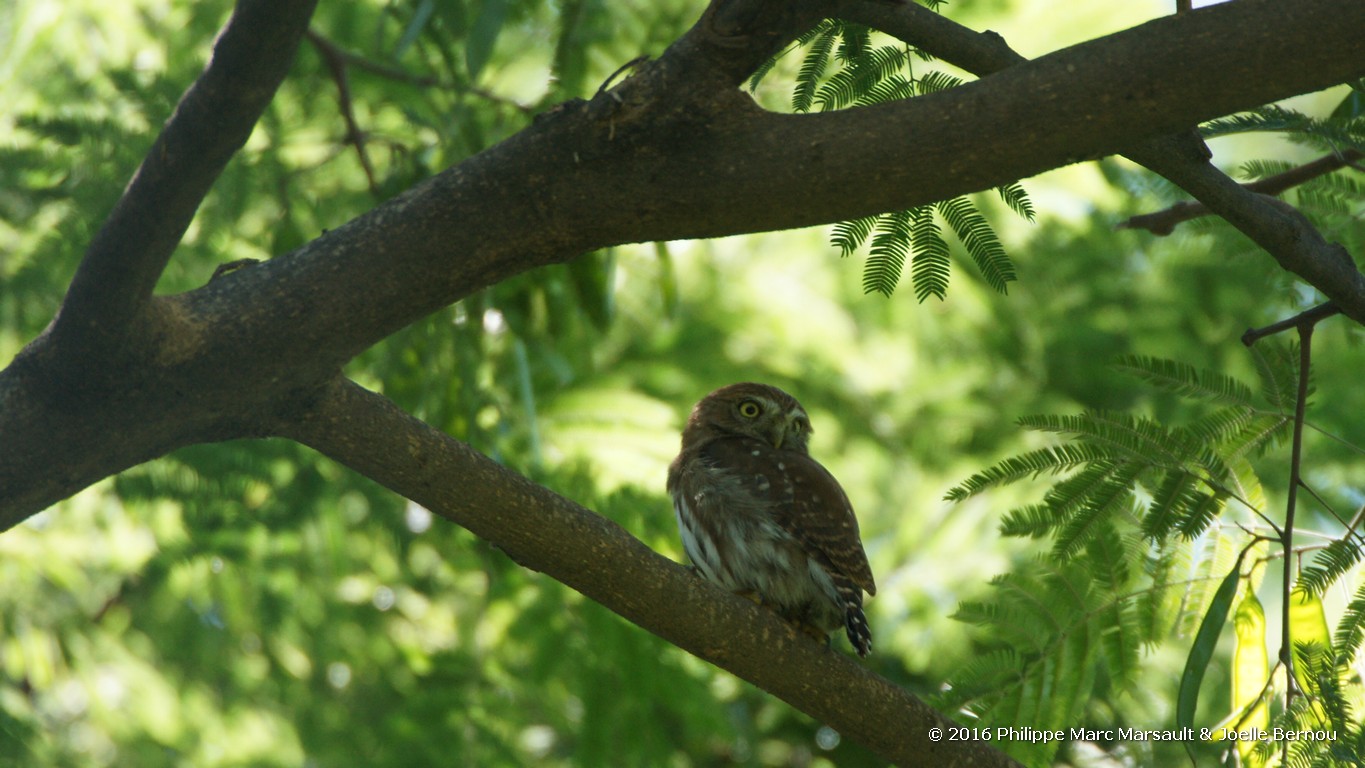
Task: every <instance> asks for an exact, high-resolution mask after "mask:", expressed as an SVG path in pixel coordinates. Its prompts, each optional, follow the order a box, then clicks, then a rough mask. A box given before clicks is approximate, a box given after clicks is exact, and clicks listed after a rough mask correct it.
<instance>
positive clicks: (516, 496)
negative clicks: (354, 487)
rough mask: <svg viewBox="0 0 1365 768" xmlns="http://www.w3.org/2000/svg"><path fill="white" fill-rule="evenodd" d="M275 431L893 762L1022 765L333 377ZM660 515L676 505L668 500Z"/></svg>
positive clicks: (764, 614)
mask: <svg viewBox="0 0 1365 768" xmlns="http://www.w3.org/2000/svg"><path fill="white" fill-rule="evenodd" d="M276 431H278V432H279V433H280V434H282V435H284V436H285V437H289V438H292V439H294V440H297V441H299V442H301V443H303V444H305V445H309V446H311V447H313V448H315V449H317V450H318V451H320V452H321V453H323V454H325V455H327V456H330V457H331V458H333V459H336V460H337V461H339V462H341V463H343V464H346V465H347V466H349V467H351V468H352V469H354V470H356V471H357V472H360V473H361V474H363V475H365V476H366V477H369V478H372V479H374V480H376V481H378V482H380V483H382V484H384V485H385V486H387V487H389V488H390V489H391V490H393V491H395V492H397V493H399V494H402V495H403V496H406V497H408V498H410V499H412V500H414V501H416V502H418V503H420V504H422V505H423V506H425V507H427V508H428V509H430V510H432V511H433V512H436V513H437V514H440V515H441V516H443V517H445V518H447V519H449V520H451V521H453V522H455V523H457V524H459V525H461V526H463V527H465V528H467V529H469V530H470V531H472V532H473V533H475V534H476V535H478V536H479V537H480V538H483V539H485V540H487V541H489V542H491V543H493V544H494V545H496V546H497V547H498V548H499V549H501V550H503V551H504V552H505V553H506V554H507V555H508V556H509V557H511V558H512V559H513V560H515V561H516V562H518V563H520V564H521V565H523V566H525V567H527V568H530V569H532V570H535V571H541V572H543V573H545V574H546V575H548V576H551V577H553V578H554V579H555V580H557V581H560V582H563V583H564V584H567V585H569V586H570V587H573V588H574V589H576V590H578V591H579V592H582V593H583V594H584V595H586V596H588V597H590V598H592V599H593V600H596V601H597V602H599V603H601V604H603V605H604V606H606V607H607V608H610V609H611V610H613V611H615V612H616V613H618V614H620V615H621V616H624V617H625V618H627V619H629V620H630V621H632V622H634V623H636V624H638V625H640V626H641V627H643V628H645V629H647V630H649V631H651V632H653V633H655V634H657V635H659V636H660V637H662V638H664V639H665V640H668V641H669V642H671V643H673V644H675V645H678V646H679V647H681V648H683V649H685V650H687V651H690V652H691V653H693V654H695V655H697V656H698V657H700V658H702V659H705V660H707V661H709V662H711V663H714V664H716V665H717V666H720V667H723V668H724V669H727V670H729V671H731V672H733V673H735V674H736V675H739V676H740V677H742V678H744V679H746V680H748V681H750V682H752V683H754V684H755V685H757V686H759V687H761V688H763V689H764V690H766V691H768V692H770V693H772V694H774V695H776V696H778V697H779V698H781V699H783V700H785V701H787V702H788V703H790V704H792V705H793V706H795V707H797V708H798V709H801V710H802V711H804V712H806V713H807V714H809V715H811V716H812V717H814V718H816V719H817V720H819V721H820V722H822V723H825V724H827V725H829V726H830V727H832V728H834V729H835V730H837V731H839V732H840V733H841V734H843V735H845V736H847V737H848V738H851V739H853V740H854V741H857V742H859V743H861V744H863V745H864V746H866V747H868V748H869V749H871V750H873V751H874V752H876V753H877V754H879V755H881V756H882V757H884V758H886V759H887V760H889V761H891V762H894V763H895V764H897V765H935V766H958V765H961V766H966V765H972V766H1004V765H1015V763H1013V761H1011V760H1009V759H1008V758H1007V757H1005V756H1004V755H1003V754H1001V753H999V752H997V751H995V750H994V749H993V748H992V747H991V746H990V745H989V744H987V743H984V742H965V743H964V742H950V741H948V740H946V739H944V740H941V741H933V740H931V739H930V737H929V729H930V728H934V727H938V728H947V727H950V726H951V725H952V723H951V722H950V721H948V720H946V719H944V718H943V716H942V715H939V714H938V713H937V712H935V711H934V710H933V709H932V708H930V707H929V706H928V705H926V704H924V703H923V702H922V701H920V700H919V699H917V698H915V697H914V696H912V695H910V694H909V693H907V692H905V691H904V690H902V689H900V688H899V687H897V686H896V685H894V684H892V683H890V682H889V681H887V680H885V679H883V678H881V677H878V676H877V675H875V674H873V673H871V672H869V671H867V670H866V669H865V668H863V667H862V666H860V665H859V664H858V663H857V662H856V661H854V660H853V659H852V658H851V657H849V656H847V655H845V654H843V653H839V652H837V651H833V650H831V649H829V648H825V647H824V646H822V645H820V644H818V643H816V642H814V641H812V640H811V639H810V638H808V637H806V636H805V635H803V634H802V633H800V632H797V631H796V630H794V629H793V628H792V626H791V625H790V624H788V623H787V622H785V621H783V620H782V619H780V618H778V617H777V615H776V614H775V613H773V612H772V611H769V610H766V609H763V608H760V607H759V606H756V605H754V604H753V603H751V602H749V601H748V600H744V599H743V598H740V597H737V596H735V595H731V594H729V593H727V592H725V591H723V590H721V589H719V588H718V587H715V586H713V585H712V584H710V583H709V582H707V581H705V580H702V579H699V578H697V577H696V576H695V575H693V574H692V573H691V572H690V571H688V570H686V569H684V568H682V567H681V566H679V565H677V564H676V563H674V562H672V561H670V560H668V559H667V558H664V557H663V556H661V555H659V554H658V553H656V552H654V551H653V550H651V549H650V548H649V547H647V546H645V545H644V544H643V543H642V542H640V541H639V540H638V539H636V538H635V537H634V536H632V535H630V533H628V532H626V531H625V530H624V529H622V528H621V527H620V526H618V525H616V524H615V523H613V522H611V521H610V520H607V519H605V518H603V517H601V516H599V515H597V514H594V513H593V512H590V511H589V510H587V509H584V508H583V507H580V506H578V505H576V504H574V503H573V502H571V501H569V500H567V499H565V498H563V497H561V496H558V495H556V494H554V493H552V492H550V491H549V490H547V489H545V488H543V487H541V486H539V485H536V484H535V483H532V482H531V481H529V480H527V479H525V478H524V477H522V476H520V475H518V474H516V473H515V472H512V471H511V470H509V469H507V468H506V467H503V466H501V465H499V464H497V463H495V462H493V461H492V460H490V459H488V458H487V457H485V456H484V455H482V454H480V453H479V452H477V451H475V450H474V449H472V448H470V447H469V446H468V445H465V444H464V443H461V442H459V441H458V440H455V439H453V438H451V437H449V436H447V435H445V434H443V433H441V432H440V431H438V430H435V429H433V428H431V427H430V426H428V425H426V424H424V423H423V422H421V421H419V420H417V419H415V418H413V417H412V416H410V415H408V414H407V413H404V412H403V411H402V410H401V409H399V408H398V407H397V406H396V405H394V404H393V403H392V402H390V401H389V400H387V399H386V398H384V397H381V396H380V395H377V394H374V393H372V392H369V391H366V390H364V389H362V388H361V387H359V386H357V385H356V384H354V383H352V382H350V381H347V380H345V379H340V378H338V379H336V380H334V381H333V382H332V383H331V384H329V385H328V386H327V387H326V388H325V392H324V394H323V395H322V397H321V398H320V399H319V400H318V401H317V402H316V403H315V404H314V405H313V406H312V407H309V408H307V409H304V410H303V411H302V412H301V413H299V414H297V415H296V416H295V415H292V414H291V415H289V416H287V417H283V418H282V419H281V421H280V422H279V424H278V426H277V428H276ZM659 514H661V515H667V514H669V511H668V510H667V509H666V508H664V509H660V510H659Z"/></svg>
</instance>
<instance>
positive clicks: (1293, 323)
mask: <svg viewBox="0 0 1365 768" xmlns="http://www.w3.org/2000/svg"><path fill="white" fill-rule="evenodd" d="M1339 314H1341V308H1340V307H1338V306H1337V305H1336V304H1335V303H1334V302H1330V301H1328V302H1324V303H1322V304H1319V305H1317V306H1316V307H1313V308H1312V309H1307V310H1304V311H1303V312H1300V313H1299V314H1297V315H1294V316H1293V317H1290V318H1286V319H1284V320H1280V321H1277V322H1274V323H1271V324H1270V325H1267V326H1265V327H1263V328H1248V329H1247V330H1246V333H1243V334H1242V343H1243V344H1245V345H1247V346H1248V347H1249V346H1251V345H1252V344H1255V343H1256V342H1258V341H1260V340H1261V339H1263V338H1265V337H1266V336H1271V335H1274V334H1276V333H1279V332H1280V331H1287V330H1289V329H1290V328H1298V329H1299V333H1300V334H1302V333H1303V329H1304V327H1305V326H1306V327H1308V328H1310V329H1311V328H1312V327H1313V326H1314V325H1317V323H1318V321H1319V320H1325V319H1327V318H1329V317H1332V316H1333V315H1339ZM1295 426H1296V428H1299V427H1301V426H1302V425H1295Z"/></svg>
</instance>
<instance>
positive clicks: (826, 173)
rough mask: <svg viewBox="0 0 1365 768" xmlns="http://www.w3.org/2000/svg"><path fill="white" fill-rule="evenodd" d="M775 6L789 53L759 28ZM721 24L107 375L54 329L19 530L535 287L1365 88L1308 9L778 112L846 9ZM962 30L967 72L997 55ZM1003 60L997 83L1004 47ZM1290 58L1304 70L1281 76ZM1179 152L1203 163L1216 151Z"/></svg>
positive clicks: (172, 327)
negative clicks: (781, 93) (634, 255)
mask: <svg viewBox="0 0 1365 768" xmlns="http://www.w3.org/2000/svg"><path fill="white" fill-rule="evenodd" d="M774 3H776V6H781V7H780V8H778V9H777V10H775V11H773V13H774V14H775V16H774V18H775V19H776V22H774V23H777V24H778V25H779V27H778V28H779V29H780V30H782V32H781V33H780V34H776V33H765V32H764V31H763V30H765V29H768V27H766V26H765V24H766V22H767V18H766V17H765V16H763V15H762V13H758V14H756V15H755V14H754V13H747V14H746V13H741V12H740V11H742V10H744V9H745V8H748V9H750V11H752V10H753V9H759V11H763V10H764V9H772V8H774V7H776V6H775V5H774ZM865 5H867V4H857V3H854V4H851V5H850V6H849V7H851V8H853V10H858V9H859V8H863V7H865ZM720 6H724V8H720V9H719V10H716V11H713V12H708V14H707V16H706V17H704V18H703V20H702V21H701V22H699V23H698V24H697V25H696V26H695V27H694V28H693V29H692V30H691V31H689V32H688V33H687V34H686V35H684V36H683V38H681V39H680V40H679V41H677V42H676V43H675V44H674V45H673V46H670V48H669V49H668V50H667V51H665V52H664V54H663V55H662V56H660V57H659V59H658V60H656V61H654V62H651V63H649V64H647V65H645V66H644V67H641V69H640V71H639V72H638V73H637V74H635V75H633V76H632V77H629V78H627V79H626V80H624V81H623V82H621V83H620V84H618V85H616V86H615V87H613V88H612V89H611V90H609V91H606V92H604V93H602V94H600V95H599V96H597V97H596V98H594V99H593V100H592V101H591V102H571V103H568V104H565V105H562V106H561V107H559V108H557V109H555V110H551V111H550V112H549V113H546V114H545V115H542V116H541V117H540V119H538V120H537V121H536V122H535V123H533V124H532V125H531V126H530V127H528V128H527V129H526V130H524V131H522V132H521V133H519V134H517V135H515V136H513V137H511V138H510V139H508V140H507V141H504V142H503V143H501V144H499V145H497V146H494V147H491V148H489V149H488V150H486V151H484V152H482V153H480V154H478V155H476V156H474V157H472V158H469V159H468V160H466V161H465V162H463V163H461V164H460V165H458V166H456V167H454V168H451V169H449V170H447V171H445V172H443V173H441V174H439V175H438V176H436V177H434V178H432V179H430V180H428V181H426V182H424V183H422V184H419V185H417V186H416V187H414V188H413V189H411V190H409V191H408V192H406V193H404V194H402V195H399V196H398V197H396V198H394V199H392V200H390V201H389V202H387V203H385V204H383V205H381V206H379V207H377V208H375V209H374V210H372V211H371V212H369V213H367V214H365V215H363V216H360V217H358V218H357V219H355V220H353V221H351V222H349V223H347V224H345V225H343V226H341V227H338V228H336V229H333V230H332V231H330V232H328V233H326V234H325V235H323V236H322V237H320V238H318V239H317V240H315V241H313V242H311V243H309V244H308V245H306V246H304V247H303V248H301V249H299V250H298V251H295V252H293V253H291V254H286V255H284V256H281V257H277V258H275V259H273V260H271V261H269V262H267V263H264V264H261V265H259V266H253V267H250V268H246V269H239V270H236V271H234V272H231V273H229V274H226V275H224V276H222V277H220V278H219V279H217V280H214V281H212V282H211V283H210V284H209V285H207V286H205V287H204V288H201V289H199V290H196V291H193V292H190V293H187V294H182V295H178V296H171V297H161V298H157V299H154V300H152V301H151V302H149V303H148V304H147V305H146V311H144V312H141V313H139V314H138V315H137V317H136V320H135V326H136V327H134V328H132V329H131V330H130V332H129V333H128V334H127V335H126V338H125V341H124V343H125V344H126V345H128V346H127V348H126V349H125V348H116V347H117V345H113V346H111V347H110V350H109V351H108V353H107V354H106V355H105V359H104V360H103V361H100V360H98V359H92V358H91V357H90V356H88V355H83V354H80V350H72V349H71V348H70V346H69V345H63V344H59V343H54V339H53V338H51V337H52V336H53V335H54V334H48V335H46V336H43V337H40V338H39V339H38V340H36V341H35V342H34V343H32V344H30V345H29V347H28V348H26V349H25V350H24V351H23V352H22V353H21V354H20V355H19V357H17V358H16V360H15V362H14V363H13V364H12V365H11V366H10V368H8V369H6V370H5V371H4V372H0V444H3V445H6V446H21V448H20V449H17V450H6V451H0V529H3V528H7V527H9V526H12V525H14V524H16V523H17V522H19V521H20V520H22V519H24V518H25V517H27V516H28V515H31V514H33V513H34V512H36V511H38V510H40V509H42V508H44V507H45V506H47V505H48V504H51V503H53V502H55V501H57V500H59V499H61V498H64V497H65V496H68V495H70V494H71V493H74V492H75V491H76V490H79V489H80V488H83V487H85V486H86V485H89V484H90V483H92V482H94V481H96V480H98V479H100V478H102V477H105V476H108V475H109V474H111V473H113V472H118V471H121V470H122V469H125V468H127V467H129V466H132V465H134V464H137V463H140V462H142V461H146V460H147V459H149V458H152V457H155V456H159V455H162V454H164V453H165V452H167V451H168V450H171V449H173V448H175V447H177V446H181V445H187V444H191V443H196V442H204V441H210V440H222V439H228V438H232V437H245V436H257V435H261V434H266V433H268V429H266V427H265V426H263V420H264V415H266V414H269V413H271V412H273V411H275V410H278V409H280V408H288V407H292V406H293V405H294V404H296V402H297V401H299V400H305V401H306V400H307V399H308V398H309V397H311V396H312V393H313V392H315V391H316V389H317V387H319V386H321V384H322V383H324V382H327V381H329V380H331V379H332V378H333V377H334V376H335V375H336V372H337V371H338V370H340V368H341V366H342V365H344V364H345V363H346V362H347V361H348V360H350V359H351V358H352V357H353V356H354V355H356V354H357V353H359V352H360V351H361V350H363V349H365V348H367V347H369V346H370V345H372V344H374V343H375V342H377V341H378V340H380V339H382V338H384V337H386V336H388V335H389V334H391V333H393V332H394V331H396V330H397V329H399V328H402V327H403V326H405V325H408V324H409V323H411V322H413V321H414V320H416V319H418V318H420V317H422V316H424V315H426V314H429V313H430V312H432V311H435V310H437V309H439V308H441V307H444V306H447V305H449V304H450V303H451V302H453V301H456V300H458V299H460V298H462V297H464V296H467V295H469V294H470V293H472V292H474V291H476V290H479V289H481V288H483V287H486V286H488V285H491V284H494V283H497V282H499V281H501V280H504V279H506V278H508V277H511V276H513V275H516V274H519V273H521V272H524V271H526V270H528V269H531V268H534V267H537V266H542V265H545V264H551V263H559V262H563V261H566V260H568V259H571V258H573V257H574V256H576V255H578V254H580V253H583V252H586V251H590V250H593V249H596V248H600V247H603V246H606V245H613V244H620V243H628V242H641V241H651V240H670V239H678V238H688V237H714V236H721V235H728V234H736V233H743V232H758V231H767V230H773V229H788V228H792V227H799V226H806V225H810V224H817V223H827V222H830V221H838V220H840V219H847V218H854V217H858V216H864V215H868V214H871V213H878V212H882V211H887V210H896V209H903V208H907V207H911V206H914V205H917V204H922V203H928V202H934V201H937V200H942V199H945V198H949V197H952V196H955V195H960V194H963V193H966V192H972V191H976V190H980V189H986V188H989V187H992V186H996V185H998V184H1001V183H1005V182H1010V181H1014V180H1016V179H1019V178H1022V177H1025V176H1029V175H1032V174H1034V173H1038V172H1041V171H1043V170H1047V169H1050V168H1055V167H1058V166H1060V165H1065V164H1067V163H1070V162H1075V161H1078V160H1082V159H1086V158H1091V157H1098V156H1101V155H1104V154H1107V153H1111V152H1114V151H1119V150H1122V149H1124V148H1130V147H1133V146H1134V145H1137V144H1139V143H1141V142H1143V141H1144V137H1148V136H1153V135H1162V134H1169V133H1170V132H1172V131H1176V130H1181V129H1183V128H1184V127H1185V126H1189V125H1192V124H1195V123H1197V122H1198V121H1200V120H1204V119H1209V118H1211V117H1215V116H1221V115H1223V114H1226V113H1228V112H1229V111H1235V110H1237V109H1243V108H1248V107H1252V106H1256V105H1259V104H1262V103H1265V102H1266V101H1270V100H1274V99H1277V98H1281V97H1284V96H1288V95H1291V94H1295V93H1301V92H1304V91H1307V90H1312V89H1315V88H1319V87H1324V86H1326V85H1329V84H1332V83H1335V82H1340V81H1343V80H1346V79H1349V78H1351V77H1356V76H1359V75H1360V74H1361V73H1365V47H1362V46H1360V45H1359V39H1358V37H1357V36H1356V35H1355V34H1354V32H1355V30H1357V29H1359V28H1361V27H1362V26H1365V4H1362V3H1359V2H1356V0H1300V2H1297V3H1296V4H1295V6H1294V12H1293V13H1291V14H1286V13H1285V11H1284V8H1283V6H1282V5H1281V4H1280V3H1278V2H1277V0H1235V1H1234V2H1229V3H1225V4H1222V5H1218V6H1214V7H1212V8H1206V9H1201V10H1199V11H1194V12H1191V13H1189V14H1182V15H1181V16H1180V17H1178V18H1175V17H1171V18H1167V19H1161V20H1158V21H1156V22H1152V23H1150V24H1146V25H1143V26H1140V27H1137V28H1135V29H1131V30H1127V31H1125V32H1120V33H1117V34H1115V35H1111V36H1109V37H1106V38H1103V39H1100V40H1096V41H1091V42H1090V43H1086V44H1083V45H1080V46H1075V47H1073V48H1069V49H1066V50H1063V51H1059V52H1057V53H1054V54H1051V55H1049V56H1046V57H1043V58H1041V59H1039V60H1037V61H1034V62H1027V63H1020V64H1018V65H1016V66H1010V67H1009V68H1008V69H1007V70H1006V71H1001V72H998V73H996V74H994V75H992V76H990V77H985V78H982V79H981V80H980V81H978V82H975V83H970V84H967V85H964V86H962V87H959V88H954V89H952V90H950V91H946V92H943V93H939V94H933V95H930V96H924V97H921V98H916V99H912V100H909V101H907V102H900V103H891V104H883V105H878V106H875V107H866V108H858V109H850V110H845V111H842V112H834V113H826V114H818V115H778V114H771V113H767V112H764V111H762V110H760V109H758V108H757V106H756V105H755V104H754V103H753V102H752V100H751V99H749V98H748V97H747V96H746V95H744V94H743V93H741V92H740V91H739V90H738V89H737V88H735V87H734V86H735V83H737V82H739V81H741V80H743V79H744V77H745V76H746V75H747V73H748V71H750V70H751V68H752V67H753V66H757V61H758V60H759V57H758V54H757V53H754V52H751V51H748V50H747V49H746V47H745V46H746V45H747V44H749V42H752V41H755V40H756V41H758V42H757V43H755V45H757V46H758V49H759V50H760V51H767V50H772V49H776V48H780V47H781V46H782V45H785V44H786V42H785V41H789V40H790V39H791V37H792V36H794V35H795V34H797V31H798V30H800V29H801V28H802V27H801V25H802V24H813V23H815V22H814V19H816V18H818V17H819V16H820V14H821V13H824V12H826V11H828V10H830V8H831V7H832V6H829V5H825V4H822V3H816V2H810V3H800V2H793V3H790V4H785V3H778V2H777V0H718V2H717V7H718V8H719V7H720ZM912 7H913V6H904V8H912ZM897 18H899V17H897ZM935 18H936V17H935ZM746 24H749V25H751V26H748V27H746V26H745V25H746ZM947 30H948V31H949V32H951V33H954V34H957V35H958V38H956V40H957V42H958V43H959V48H960V51H959V53H962V55H963V56H966V55H971V54H973V52H974V51H976V50H978V49H980V45H979V43H980V41H981V40H984V39H986V38H982V37H981V36H978V35H976V33H970V32H968V33H966V35H967V36H966V37H964V36H963V35H962V34H961V33H962V30H961V28H956V27H948V28H947ZM300 34H301V33H300ZM1305 40H1311V41H1312V45H1311V46H1309V47H1308V48H1306V49H1303V50H1300V49H1301V48H1302V47H1303V41H1305ZM746 41H748V42H746ZM1005 50H1007V49H1005ZM1249 50H1254V51H1255V52H1256V53H1255V55H1252V56H1248V55H1247V53H1246V52H1247V51H1249ZM989 51H991V53H989V55H990V56H991V57H992V58H990V59H988V62H995V63H996V64H999V63H1000V61H1001V60H1002V56H1001V54H1000V51H1001V47H1000V46H999V45H998V44H997V45H992V46H990V48H989ZM1291 54H1295V55H1296V56H1297V61H1298V63H1299V66H1295V67H1283V66H1281V65H1280V58H1278V57H1286V56H1289V55H1291ZM187 98H188V97H187ZM173 122H174V121H173ZM1173 147H1174V149H1177V150H1179V151H1180V152H1185V153H1188V154H1190V155H1191V156H1192V157H1196V158H1197V157H1199V155H1198V150H1199V148H1200V147H1199V146H1198V145H1197V144H1196V145H1194V146H1193V147H1192V148H1191V147H1182V146H1180V145H1178V144H1177V145H1173ZM149 162H152V163H153V164H154V165H155V161H150V160H149ZM1154 162H1155V161H1154ZM1201 162H1202V161H1201ZM1193 167H1196V168H1208V166H1207V163H1202V164H1201V163H1194V164H1193ZM1158 170H1160V169H1158ZM1214 173H1216V171H1214ZM1223 178H1226V177H1223ZM813 180H818V181H813ZM168 183H171V182H168ZM1229 183H1231V182H1229ZM172 186H174V184H173V185H172ZM1233 186H1236V185H1235V184H1234V185H1233ZM585 190H591V192H592V194H584V191H585ZM829 190H838V194H830V193H829ZM1303 244H1304V245H1305V247H1310V248H1311V247H1312V246H1313V243H1311V242H1310V241H1308V240H1304V241H1303ZM153 262H154V263H155V264H160V263H163V262H162V261H161V260H159V259H155V260H152V261H149V262H148V263H153ZM107 269H113V267H112V266H109V267H107ZM115 271H117V270H115ZM134 272H136V270H134ZM87 277H88V275H87ZM139 279H141V278H139ZM87 282H88V281H87ZM125 282H129V281H128V280H125ZM131 282H132V283H134V284H136V283H137V281H136V280H131ZM144 282H146V285H147V286H150V281H144ZM115 284H118V283H117V281H115ZM95 285H96V283H93V282H88V284H87V285H86V286H85V288H84V289H83V290H84V291H85V292H86V293H92V292H94V291H95V289H94V286H95ZM1338 285H1339V288H1338V290H1337V294H1339V295H1338V296H1333V298H1334V299H1336V301H1337V304H1338V305H1339V306H1341V307H1342V310H1343V312H1345V313H1346V314H1348V315H1351V316H1352V317H1356V318H1357V319H1359V318H1361V317H1365V287H1361V286H1356V285H1353V284H1351V283H1350V281H1343V282H1340V283H1339V284H1338ZM81 294H82V291H78V290H76V289H75V288H73V298H74V297H76V296H78V295H81ZM1329 295H1330V294H1329ZM125 308H126V307H125ZM63 314H64V315H65V314H66V313H65V312H64V313H63ZM76 314H77V313H76V312H75V311H74V310H73V311H72V313H71V315H72V316H73V317H74V316H75V315H76ZM62 322H67V319H65V318H64V319H63V320H61V321H59V324H61V323H62ZM72 322H74V321H72ZM77 326H78V327H79V326H80V324H79V323H77ZM120 352H122V353H124V354H123V357H121V358H114V357H113V355H115V354H118V353H120ZM92 382H93V383H92ZM111 434H117V435H119V436H120V439H119V440H118V441H110V440H109V439H108V435H111Z"/></svg>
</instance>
